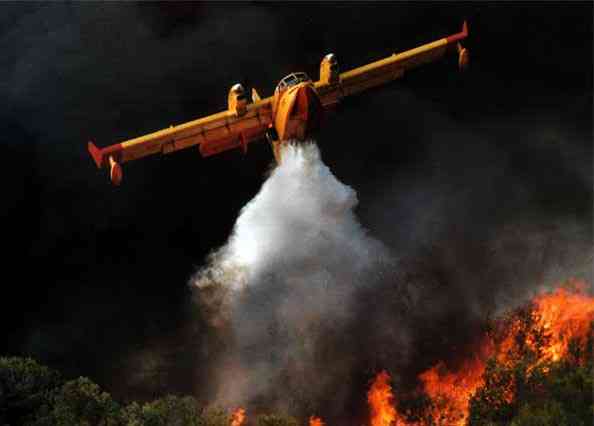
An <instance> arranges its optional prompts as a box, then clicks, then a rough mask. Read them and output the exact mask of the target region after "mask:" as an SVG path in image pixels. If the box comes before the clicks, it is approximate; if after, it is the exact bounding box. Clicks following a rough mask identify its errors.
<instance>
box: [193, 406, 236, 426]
mask: <svg viewBox="0 0 594 426" xmlns="http://www.w3.org/2000/svg"><path fill="white" fill-rule="evenodd" d="M230 423H231V416H230V415H229V413H227V412H226V411H225V410H223V409H220V408H209V409H206V410H204V411H203V412H202V414H201V415H200V419H199V423H198V424H199V425H200V426H229V424H230Z"/></svg>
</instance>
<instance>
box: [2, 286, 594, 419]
mask: <svg viewBox="0 0 594 426" xmlns="http://www.w3.org/2000/svg"><path fill="white" fill-rule="evenodd" d="M593 325H594V296H592V295H591V294H589V293H587V292H586V285H585V283H583V282H577V281H574V282H570V283H566V284H565V285H563V286H560V287H559V288H557V289H556V290H554V291H550V292H547V293H542V294H540V295H538V296H536V297H534V298H533V299H532V300H531V301H530V302H529V303H528V304H526V305H523V306H520V307H519V308H517V309H514V310H512V311H509V312H506V313H505V314H504V315H502V316H500V317H497V318H496V319H494V320H493V321H491V326H490V327H489V329H488V331H487V332H485V333H484V335H483V336H481V338H480V339H479V340H477V345H476V347H475V348H474V350H472V353H471V354H470V355H469V356H467V357H466V358H464V354H456V355H457V357H458V361H457V362H456V363H455V364H453V363H452V362H451V361H449V360H443V361H439V362H437V363H435V365H433V366H432V367H431V368H428V369H427V370H426V371H423V372H421V373H420V374H419V375H418V377H417V383H416V388H413V389H408V388H406V387H400V388H399V384H400V382H399V381H398V379H399V376H398V374H399V372H398V371H393V372H392V373H393V374H394V377H391V376H390V374H389V373H388V372H387V371H384V370H382V371H380V372H379V373H378V374H377V375H376V376H375V378H374V379H373V380H372V381H371V382H370V383H369V387H368V391H367V405H368V407H367V415H366V416H365V418H364V419H359V420H355V419H351V421H348V419H347V420H345V421H343V422H340V424H345V423H346V424H357V425H361V424H364V425H367V426H465V425H469V426H503V425H528V424H530V425H535V424H538V425H567V426H579V425H584V426H585V425H589V424H591V422H592V415H593V412H592V407H593V404H592V385H593V377H592V361H593V356H592V343H593V333H592V331H593V328H592V327H593ZM460 357H461V358H460ZM453 358H454V357H453ZM453 358H452V359H453ZM460 359H461V361H460ZM393 379H394V380H393ZM0 384H1V385H2V390H3V394H2V395H0V402H1V403H2V404H0V408H1V409H0V423H2V424H27V425H46V424H64V425H66V424H114V425H129V426H132V425H147V424H151V425H163V426H165V425H172V424H176V425H192V426H299V425H300V424H303V423H305V422H307V420H305V419H304V421H303V422H299V421H298V420H297V419H295V418H292V417H288V416H286V415H277V414H265V415H262V414H260V415H254V416H253V417H252V416H250V415H249V413H248V412H247V411H246V409H245V408H237V409H236V410H235V411H234V412H233V413H229V412H226V411H224V410H219V409H215V408H209V409H204V410H203V409H202V408H201V407H200V406H199V404H198V403H197V401H196V400H195V399H194V398H192V397H189V396H188V397H175V396H171V395H169V396H165V397H163V398H160V399H157V400H155V401H152V402H147V403H144V404H139V403H137V402H132V403H130V404H128V405H120V404H119V403H117V402H116V401H114V400H112V399H111V396H110V395H109V394H107V393H105V392H103V391H102V390H101V389H100V388H99V386H98V385H96V384H94V383H93V382H91V381H90V380H89V379H86V378H78V379H75V380H69V381H66V380H63V379H62V378H61V376H60V375H59V374H58V373H57V372H55V371H53V370H51V369H49V368H47V367H44V366H41V365H39V364H37V363H36V362H35V361H33V360H31V359H23V358H0ZM361 403H363V398H362V399H361ZM257 411H261V410H254V412H257ZM320 414H323V413H320ZM308 423H309V426H325V424H327V423H326V422H325V421H324V420H323V418H321V417H314V416H311V417H309V421H308ZM329 423H330V422H328V424H329Z"/></svg>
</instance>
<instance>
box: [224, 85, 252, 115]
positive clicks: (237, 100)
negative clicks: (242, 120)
mask: <svg viewBox="0 0 594 426" xmlns="http://www.w3.org/2000/svg"><path fill="white" fill-rule="evenodd" d="M227 102H228V104H229V111H230V112H232V113H233V114H235V115H236V116H238V117H240V116H242V115H243V114H245V112H246V110H247V98H246V95H245V90H244V88H243V86H242V85H241V84H236V85H234V86H233V87H231V89H230V90H229V97H228V101H227Z"/></svg>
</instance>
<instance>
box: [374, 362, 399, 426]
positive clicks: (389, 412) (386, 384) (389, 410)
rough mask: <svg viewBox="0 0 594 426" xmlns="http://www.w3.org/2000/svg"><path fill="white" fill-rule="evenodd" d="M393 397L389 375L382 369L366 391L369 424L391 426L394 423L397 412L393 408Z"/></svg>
mask: <svg viewBox="0 0 594 426" xmlns="http://www.w3.org/2000/svg"><path fill="white" fill-rule="evenodd" d="M393 399H394V395H392V386H390V375H389V374H388V372H387V371H382V372H380V373H379V374H378V375H377V376H376V377H375V380H374V381H373V384H372V385H371V388H370V389H369V392H367V402H368V403H369V409H370V411H371V426H393V425H394V424H396V421H397V418H396V416H397V415H398V413H397V412H396V408H394V403H393Z"/></svg>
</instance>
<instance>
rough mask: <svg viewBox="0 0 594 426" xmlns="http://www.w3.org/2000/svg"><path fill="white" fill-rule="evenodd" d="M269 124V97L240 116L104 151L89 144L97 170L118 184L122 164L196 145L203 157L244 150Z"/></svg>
mask: <svg viewBox="0 0 594 426" xmlns="http://www.w3.org/2000/svg"><path fill="white" fill-rule="evenodd" d="M270 123H272V98H266V99H262V100H256V102H254V103H251V104H247V105H246V106H245V110H243V111H242V113H241V115H239V114H237V112H235V111H231V110H226V111H222V112H219V113H217V114H213V115H209V116H207V117H204V118H199V119H197V120H193V121H189V122H187V123H183V124H180V125H177V126H171V127H169V128H166V129H163V130H159V131H156V132H153V133H149V134H147V135H144V136H140V137H138V138H134V139H130V140H127V141H125V142H121V143H117V144H114V145H111V146H108V147H105V148H103V149H100V148H97V147H96V146H95V144H93V142H89V143H88V150H89V153H90V154H91V156H92V157H93V160H94V161H95V164H96V165H97V167H98V168H104V167H105V168H109V170H110V177H111V180H112V182H113V183H114V184H116V185H118V184H119V183H120V181H121V178H122V173H121V167H120V164H121V163H125V162H127V161H132V160H137V159H139V158H142V157H146V156H148V155H153V154H159V153H161V154H169V153H171V152H174V151H178V150H180V149H184V148H189V147H191V146H194V145H198V146H199V149H200V153H201V154H202V156H204V157H208V156H210V155H214V154H218V153H220V152H223V151H227V150H230V149H234V148H243V149H244V151H245V150H247V146H248V144H249V143H251V142H254V141H256V140H258V139H261V138H262V137H263V136H264V134H265V132H266V129H268V126H269V125H270Z"/></svg>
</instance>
